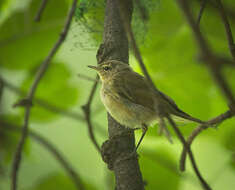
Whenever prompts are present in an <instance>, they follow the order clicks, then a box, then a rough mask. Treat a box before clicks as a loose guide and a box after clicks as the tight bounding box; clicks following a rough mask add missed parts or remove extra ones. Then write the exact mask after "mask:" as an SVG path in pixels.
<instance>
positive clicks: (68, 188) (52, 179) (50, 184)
mask: <svg viewBox="0 0 235 190" xmlns="http://www.w3.org/2000/svg"><path fill="white" fill-rule="evenodd" d="M85 185H86V189H89V190H97V188H95V187H94V186H92V185H91V184H85ZM58 187H59V189H60V190H75V189H77V188H76V187H75V185H74V184H73V181H72V180H71V179H69V178H68V177H67V176H64V175H62V174H60V173H54V174H51V175H49V176H47V177H44V178H43V179H42V180H41V181H40V182H38V184H37V185H36V186H35V187H33V189H32V188H30V189H29V190H52V189H58Z"/></svg>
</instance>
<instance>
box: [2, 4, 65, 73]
mask: <svg viewBox="0 0 235 190" xmlns="http://www.w3.org/2000/svg"><path fill="white" fill-rule="evenodd" d="M40 2H41V1H40V0H36V1H32V2H31V4H30V5H29V6H28V7H27V8H26V9H25V10H18V11H16V12H14V13H13V14H11V16H10V17H9V18H7V19H6V20H5V22H4V23H3V24H2V26H1V29H0V51H1V55H0V66H1V67H5V68H8V69H14V70H15V69H26V70H27V69H30V68H32V67H34V66H35V64H37V63H38V61H40V60H41V59H42V57H46V56H47V54H48V52H49V50H50V49H51V48H52V45H53V44H54V43H55V40H56V39H58V37H59V33H60V31H61V27H62V26H63V23H64V17H65V16H66V14H67V9H68V6H67V3H66V2H65V1H56V0H52V1H49V2H48V5H47V7H46V10H53V11H45V12H44V14H43V19H42V21H41V22H40V23H35V22H34V20H33V19H34V16H35V14H36V13H37V10H38V7H39V5H40ZM54 7H56V9H55V8H54Z"/></svg>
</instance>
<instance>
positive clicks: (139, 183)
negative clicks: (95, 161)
mask: <svg viewBox="0 0 235 190" xmlns="http://www.w3.org/2000/svg"><path fill="white" fill-rule="evenodd" d="M125 2H126V6H127V7H128V17H129V18H127V19H131V15H132V0H126V1H125ZM118 3H119V2H118V0H107V1H106V12H105V21H104V34H103V44H101V46H100V48H99V50H98V53H97V59H98V61H99V62H101V60H111V59H115V60H120V61H123V62H126V63H128V59H129V53H128V49H129V48H128V39H127V36H126V34H125V30H124V28H123V25H122V22H121V18H120V15H119V10H118ZM108 132H109V139H108V140H107V141H106V142H104V144H103V145H102V157H103V160H104V161H105V162H106V163H107V165H108V168H109V169H110V170H113V171H114V174H115V180H116V187H115V189H116V190H144V183H143V179H142V174H141V171H140V167H139V163H138V157H137V155H134V156H131V155H132V154H131V153H133V150H134V148H135V137H134V132H133V130H130V129H127V128H125V127H123V126H121V125H120V124H119V123H117V122H116V121H115V120H114V119H113V118H112V117H111V116H110V115H109V114H108Z"/></svg>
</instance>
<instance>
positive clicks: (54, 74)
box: [22, 63, 78, 121]
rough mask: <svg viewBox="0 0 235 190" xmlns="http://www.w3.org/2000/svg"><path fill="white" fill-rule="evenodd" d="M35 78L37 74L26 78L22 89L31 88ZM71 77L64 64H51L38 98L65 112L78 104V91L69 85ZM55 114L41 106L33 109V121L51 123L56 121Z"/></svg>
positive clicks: (38, 91) (40, 87)
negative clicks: (53, 120)
mask: <svg viewBox="0 0 235 190" xmlns="http://www.w3.org/2000/svg"><path fill="white" fill-rule="evenodd" d="M34 77H35V72H33V73H31V74H29V75H28V77H26V79H25V80H24V82H23V84H22V88H23V89H24V90H25V91H26V90H27V89H29V87H30V86H31V84H32V82H33V80H34ZM70 77H71V73H70V71H69V70H68V69H67V67H66V66H65V65H64V64H62V63H51V66H50V67H49V69H48V70H47V72H46V74H45V75H44V77H43V78H42V80H41V82H40V84H39V86H38V88H37V91H36V95H35V96H36V97H38V98H41V99H44V100H46V101H47V102H49V103H50V104H52V105H55V106H57V107H59V108H62V109H63V110H66V109H68V108H70V107H72V106H73V105H75V103H76V102H77V99H78V90H77V88H76V87H75V86H74V85H72V84H70V83H69V79H70ZM54 116H56V114H55V113H52V112H50V111H47V110H45V109H43V108H42V107H39V106H34V107H33V108H32V116H31V118H32V120H35V121H49V120H51V119H55V118H54Z"/></svg>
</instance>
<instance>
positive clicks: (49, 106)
mask: <svg viewBox="0 0 235 190" xmlns="http://www.w3.org/2000/svg"><path fill="white" fill-rule="evenodd" d="M0 81H3V83H4V86H5V87H6V89H9V90H11V91H12V92H14V93H16V94H18V95H22V96H24V95H25V94H26V93H25V92H24V91H22V90H21V89H20V88H18V87H17V86H15V85H14V84H12V83H10V82H8V81H6V80H5V79H3V78H1V76H0ZM34 103H35V105H38V106H40V107H41V108H43V109H45V110H47V111H50V112H52V113H56V114H60V115H62V116H65V117H68V118H71V119H74V120H77V121H81V122H85V121H86V120H85V118H84V117H83V116H82V115H81V114H79V113H76V112H73V111H70V110H65V109H63V108H61V107H58V106H57V105H54V104H52V103H50V102H48V101H47V100H44V99H42V98H38V97H34ZM95 126H96V128H95V129H96V130H97V131H98V132H99V133H100V135H101V136H105V135H106V131H105V130H104V129H103V128H102V127H101V126H100V125H99V124H98V123H96V124H95Z"/></svg>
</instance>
